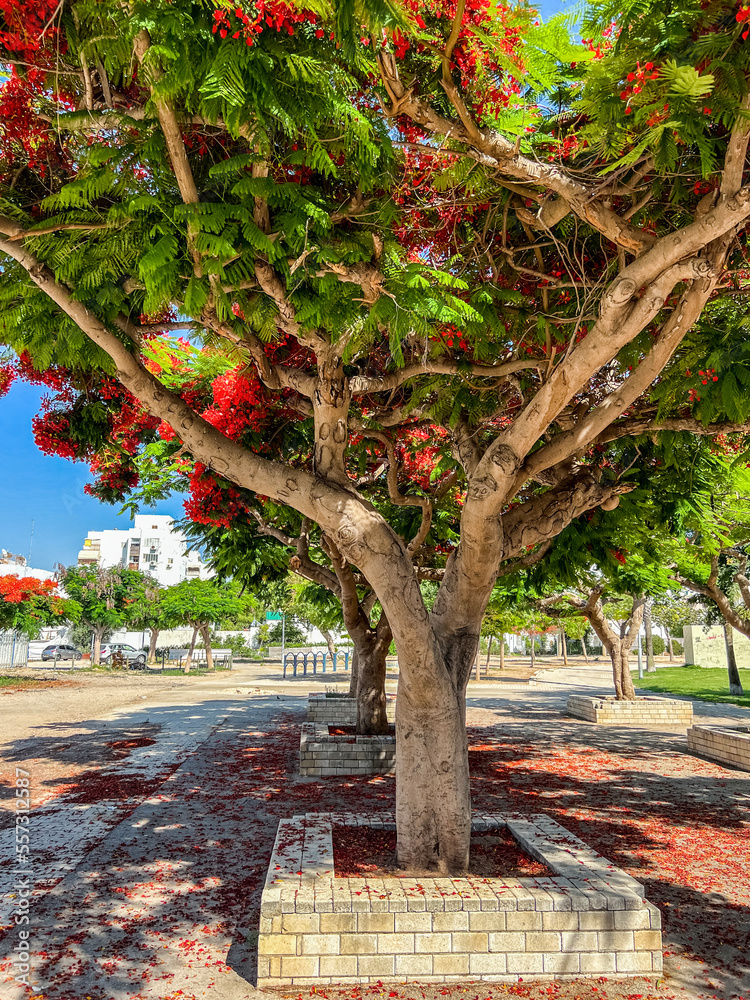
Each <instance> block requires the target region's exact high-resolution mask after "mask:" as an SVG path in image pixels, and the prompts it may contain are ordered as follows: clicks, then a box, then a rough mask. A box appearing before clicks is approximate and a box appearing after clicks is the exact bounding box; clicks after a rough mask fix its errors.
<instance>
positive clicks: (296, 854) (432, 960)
mask: <svg viewBox="0 0 750 1000" xmlns="http://www.w3.org/2000/svg"><path fill="white" fill-rule="evenodd" d="M333 823H337V824H346V825H351V826H357V825H371V826H375V827H378V828H380V829H383V828H393V826H394V824H393V816H392V814H389V813H383V814H381V815H379V816H378V815H375V816H371V817H367V818H363V817H358V816H356V815H355V814H352V813H328V814H326V813H308V814H307V815H306V816H294V817H293V818H292V819H288V820H281V822H280V823H279V830H278V833H277V836H276V843H275V845H274V849H273V854H272V856H271V863H270V865H269V869H268V876H267V878H266V885H265V888H264V890H263V895H262V898H261V908H260V912H261V917H260V937H259V940H258V987H259V988H260V989H263V988H267V987H271V986H289V985H292V984H294V985H295V986H296V985H297V984H299V985H315V984H325V983H344V984H346V983H355V982H377V981H382V982H400V983H404V982H411V981H415V980H416V981H420V982H461V981H465V980H468V979H483V980H488V981H491V982H515V981H517V980H518V979H520V978H522V977H526V978H532V979H572V978H575V977H578V976H590V977H592V978H596V977H599V976H601V975H606V976H608V977H612V976H614V977H623V976H627V975H644V974H645V975H649V974H652V973H659V972H660V971H661V968H662V951H661V914H660V912H659V910H658V909H657V908H656V907H655V906H654V905H653V904H651V903H649V902H647V901H646V899H645V898H644V892H643V887H642V886H641V884H640V883H639V882H637V881H636V880H635V879H633V878H631V877H630V876H629V875H627V874H626V873H625V872H623V871H621V870H620V869H619V868H616V867H615V866H614V865H613V864H611V863H610V862H609V861H607V859H606V858H603V857H602V856H601V855H599V854H596V852H594V851H592V850H591V849H590V848H588V847H587V846H586V845H585V844H584V843H583V842H582V841H580V840H578V839H577V838H576V837H574V836H573V835H572V834H570V833H568V831H567V830H565V829H564V828H563V827H561V826H559V824H557V823H555V822H554V820H552V819H550V818H549V817H548V816H545V815H544V814H537V815H534V816H526V817H512V816H507V817H503V816H498V815H492V816H482V817H477V818H476V819H475V820H474V822H473V824H472V827H473V828H474V829H476V830H485V829H499V828H502V827H506V826H507V828H508V830H509V831H510V832H511V833H512V834H513V836H514V837H515V838H516V839H517V840H518V841H519V843H520V844H521V845H522V846H523V847H524V849H525V850H526V851H528V853H530V854H532V855H533V856H534V857H536V858H537V859H538V860H540V861H543V862H545V863H546V864H547V865H548V866H549V868H551V869H552V870H553V871H554V872H555V877H554V878H519V879H511V878H489V879H488V878H471V877H468V878H419V879H416V880H411V879H403V878H380V879H376V878H370V879H367V878H335V876H334V870H333V843H332V833H331V826H332V824H333Z"/></svg>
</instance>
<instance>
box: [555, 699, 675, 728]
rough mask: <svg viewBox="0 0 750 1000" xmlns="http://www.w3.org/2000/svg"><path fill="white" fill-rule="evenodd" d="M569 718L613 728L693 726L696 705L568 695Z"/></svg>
mask: <svg viewBox="0 0 750 1000" xmlns="http://www.w3.org/2000/svg"><path fill="white" fill-rule="evenodd" d="M568 715H574V716H575V717H576V718H577V719H585V720H586V722H603V723H606V724H608V725H614V726H685V727H688V726H691V725H692V724H693V703H692V702H690V701H679V700H677V699H675V698H657V697H645V698H641V697H638V698H636V699H635V701H617V699H616V698H615V697H614V696H607V697H605V698H592V697H591V696H590V695H583V694H571V695H569V696H568Z"/></svg>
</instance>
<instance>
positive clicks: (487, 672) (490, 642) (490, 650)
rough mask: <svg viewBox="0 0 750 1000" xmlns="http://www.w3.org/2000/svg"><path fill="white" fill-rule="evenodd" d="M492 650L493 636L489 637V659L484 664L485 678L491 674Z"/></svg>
mask: <svg viewBox="0 0 750 1000" xmlns="http://www.w3.org/2000/svg"><path fill="white" fill-rule="evenodd" d="M491 652H492V636H490V637H489V638H488V639H487V659H486V661H485V664H484V676H485V678H487V677H489V676H490V653H491Z"/></svg>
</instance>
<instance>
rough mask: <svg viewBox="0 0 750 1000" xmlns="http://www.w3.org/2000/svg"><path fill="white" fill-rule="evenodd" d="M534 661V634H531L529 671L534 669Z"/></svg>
mask: <svg viewBox="0 0 750 1000" xmlns="http://www.w3.org/2000/svg"><path fill="white" fill-rule="evenodd" d="M535 662H536V660H535V659H534V633H533V632H532V633H531V669H532V670H533V669H534V664H535Z"/></svg>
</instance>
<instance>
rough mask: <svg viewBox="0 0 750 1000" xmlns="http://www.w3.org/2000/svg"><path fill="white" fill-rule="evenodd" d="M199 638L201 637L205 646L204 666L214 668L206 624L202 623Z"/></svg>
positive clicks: (208, 630) (209, 634)
mask: <svg viewBox="0 0 750 1000" xmlns="http://www.w3.org/2000/svg"><path fill="white" fill-rule="evenodd" d="M201 638H202V639H203V644H204V645H205V647H206V667H207V668H208V669H209V670H213V669H214V654H213V650H212V649H211V631H210V629H209V627H208V625H204V626H203V628H202V629H201Z"/></svg>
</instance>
